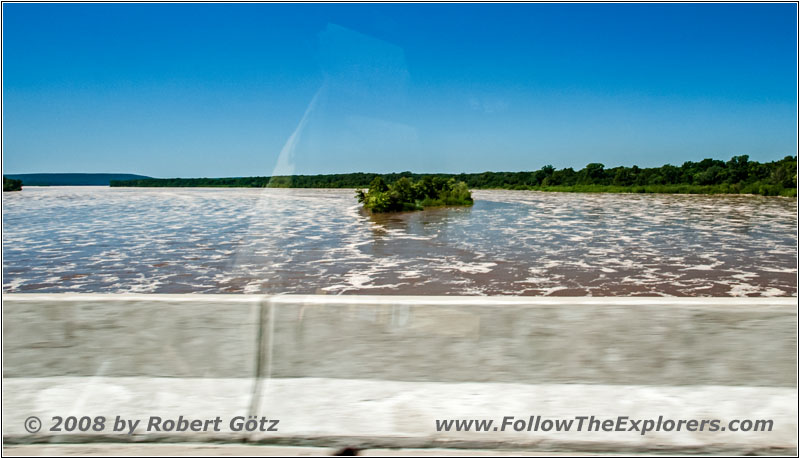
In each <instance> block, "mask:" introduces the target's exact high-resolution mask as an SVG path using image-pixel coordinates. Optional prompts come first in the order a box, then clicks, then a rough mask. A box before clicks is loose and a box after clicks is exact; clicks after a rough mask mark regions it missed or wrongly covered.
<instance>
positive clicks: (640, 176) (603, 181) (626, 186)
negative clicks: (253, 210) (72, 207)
mask: <svg viewBox="0 0 800 459" xmlns="http://www.w3.org/2000/svg"><path fill="white" fill-rule="evenodd" d="M426 176H429V177H434V178H440V179H444V180H449V179H454V180H455V181H456V182H464V183H465V184H466V186H467V187H468V188H469V189H472V190H475V189H507V190H538V191H574V192H611V193H692V194H722V193H725V194H758V195H764V196H797V157H796V156H787V157H785V158H783V159H781V160H778V161H772V162H766V163H759V162H757V161H750V160H749V158H748V156H747V155H743V156H735V157H733V158H731V159H730V160H729V161H721V160H716V159H704V160H702V161H699V162H692V161H687V162H685V163H683V164H682V165H681V166H673V165H669V164H667V165H664V166H661V167H650V168H640V167H637V166H633V167H625V166H620V167H612V168H606V167H605V166H604V165H603V164H600V163H591V164H588V165H587V166H586V167H584V168H583V169H581V170H578V171H576V170H574V169H572V168H571V167H570V168H565V169H559V170H557V169H555V168H554V167H553V166H544V167H542V168H541V169H539V170H537V171H530V172H481V173H473V174H416V173H412V172H400V173H391V174H373V173H363V172H358V173H352V174H327V175H293V176H276V177H238V178H196V179H182V178H175V179H142V180H112V181H111V186H142V187H258V188H261V187H273V188H365V187H367V186H369V184H371V183H372V181H373V180H375V178H376V177H381V178H382V179H383V181H384V183H385V184H387V186H390V185H393V184H394V183H395V182H397V181H398V180H400V179H401V178H406V179H407V180H409V181H412V182H414V181H419V180H422V179H423V177H426Z"/></svg>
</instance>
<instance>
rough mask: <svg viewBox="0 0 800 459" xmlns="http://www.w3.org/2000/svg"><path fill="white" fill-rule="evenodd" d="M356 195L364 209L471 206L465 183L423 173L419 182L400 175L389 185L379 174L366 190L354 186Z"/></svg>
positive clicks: (407, 209) (389, 210) (383, 210)
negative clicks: (424, 175)
mask: <svg viewBox="0 0 800 459" xmlns="http://www.w3.org/2000/svg"><path fill="white" fill-rule="evenodd" d="M356 198H358V202H360V203H363V204H364V208H365V209H368V210H371V211H372V212H378V213H381V212H402V211H410V210H423V209H426V208H429V207H442V206H471V205H472V203H473V201H472V193H470V191H469V188H467V184H466V183H464V182H456V181H455V179H452V178H450V179H445V178H442V177H434V176H426V177H423V178H422V179H421V180H419V181H418V182H413V181H411V180H409V179H408V177H400V178H399V179H398V180H397V181H395V182H394V183H392V184H390V185H387V184H386V182H384V180H383V178H382V177H380V176H378V177H375V178H374V179H373V180H372V183H370V185H369V189H368V190H367V192H366V193H365V192H364V190H356Z"/></svg>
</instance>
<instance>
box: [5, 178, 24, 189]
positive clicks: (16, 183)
mask: <svg viewBox="0 0 800 459" xmlns="http://www.w3.org/2000/svg"><path fill="white" fill-rule="evenodd" d="M20 190H22V180H15V179H10V178H7V177H6V176H5V175H4V176H3V191H20Z"/></svg>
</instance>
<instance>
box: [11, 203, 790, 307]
mask: <svg viewBox="0 0 800 459" xmlns="http://www.w3.org/2000/svg"><path fill="white" fill-rule="evenodd" d="M353 196H354V193H353V190H307V189H305V190H301V189H294V190H286V189H198V188H172V189H146V188H127V189H126V188H106V187H42V188H37V187H26V188H25V189H24V190H23V191H22V192H19V193H4V194H3V255H4V257H3V291H4V292H15V293H17V292H103V293H118V292H140V293H148V292H152V293H186V292H199V293H319V294H331V295H336V294H402V295H456V294H458V295H569V296H587V295H592V296H609V295H622V296H629V295H664V296H796V295H797V236H796V234H797V200H796V199H787V198H773V197H756V196H689V195H630V194H577V193H539V192H530V191H475V192H473V196H474V198H475V205H474V207H472V208H450V209H437V210H430V211H424V212H415V213H406V214H394V215H382V216H379V217H376V216H369V215H366V214H365V213H364V212H363V211H361V210H360V209H359V206H358V204H357V202H356V200H355V198H354V197H353Z"/></svg>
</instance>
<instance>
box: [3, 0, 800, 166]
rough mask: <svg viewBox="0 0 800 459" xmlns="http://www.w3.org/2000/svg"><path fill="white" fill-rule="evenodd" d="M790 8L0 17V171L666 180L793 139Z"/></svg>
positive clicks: (778, 150) (31, 8)
mask: <svg viewBox="0 0 800 459" xmlns="http://www.w3.org/2000/svg"><path fill="white" fill-rule="evenodd" d="M796 17H797V14H796V6H795V5H794V4H634V5H630V4H628V5H623V4H496V5H477V4H461V5H453V4H382V5H377V4H373V5H358V4H295V5H286V4H227V5H224V4H190V5H185V4H100V5H98V4H38V5H37V4H8V3H7V4H4V5H3V170H4V172H5V173H29V172H128V173H139V174H144V175H150V176H154V177H203V176H205V177H222V176H249V175H271V174H273V173H275V174H285V173H297V174H317V173H344V172H356V171H364V172H390V171H404V170H411V171H415V172H479V171H485V170H493V171H517V170H536V169H539V168H540V167H542V166H543V165H545V164H552V165H554V166H555V167H558V168H562V167H574V168H576V169H578V168H581V167H583V166H584V165H586V164H587V163H589V162H602V163H604V164H606V166H608V167H611V166H616V165H628V166H630V165H634V164H636V165H639V166H659V165H662V164H664V163H672V164H676V165H679V164H681V163H683V162H684V161H687V160H700V159H703V158H706V157H714V158H718V159H728V158H730V157H731V156H733V155H739V154H749V155H750V157H751V159H755V160H760V161H770V160H774V159H779V158H782V157H783V156H786V155H793V154H795V152H796V144H797V130H796V126H797V114H796V105H797V90H796V88H797V73H796V69H797V49H796V42H797V35H796V34H797V24H796Z"/></svg>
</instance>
